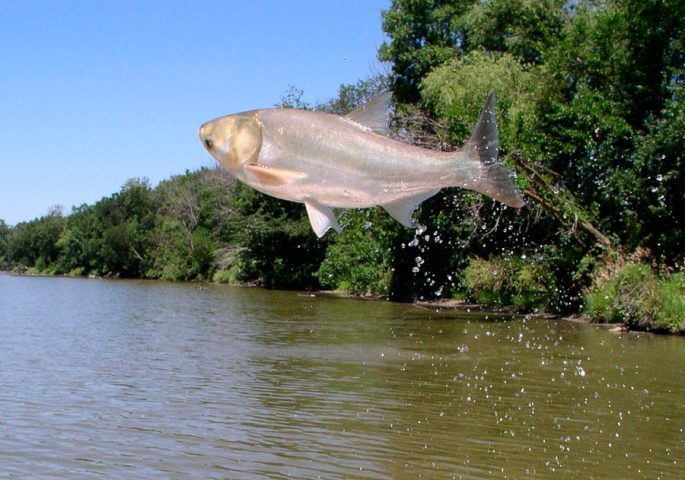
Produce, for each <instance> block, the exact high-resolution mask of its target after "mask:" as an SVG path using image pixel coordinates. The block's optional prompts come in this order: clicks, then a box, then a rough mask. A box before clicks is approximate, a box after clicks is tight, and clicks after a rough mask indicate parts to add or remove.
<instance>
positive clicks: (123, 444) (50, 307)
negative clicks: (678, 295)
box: [0, 275, 685, 479]
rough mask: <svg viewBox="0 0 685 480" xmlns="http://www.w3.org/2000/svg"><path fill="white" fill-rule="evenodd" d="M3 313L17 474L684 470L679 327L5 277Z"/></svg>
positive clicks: (665, 474) (2, 443)
mask: <svg viewBox="0 0 685 480" xmlns="http://www.w3.org/2000/svg"><path fill="white" fill-rule="evenodd" d="M0 319H1V323H0V429H2V432H3V435H2V436H0V464H1V465H2V466H3V473H4V474H6V475H8V476H10V477H11V476H16V477H27V476H31V477H32V478H41V477H42V478H59V477H62V478H92V477H94V476H97V475H100V476H104V477H108V478H110V477H126V478H128V477H144V478H187V477H196V478H248V479H249V478H255V479H256V478H288V477H292V478H316V477H320V478H379V479H380V478H384V479H387V478H393V479H395V478H399V479H401V478H419V477H423V478H527V477H549V476H551V475H553V474H562V475H563V476H564V477H567V478H588V477H590V476H594V477H595V478H602V477H613V478H616V477H622V478H677V477H678V475H679V473H680V472H681V465H680V459H682V458H685V452H684V449H685V437H684V434H683V428H684V425H685V407H684V406H683V402H682V398H681V396H682V392H683V391H684V389H683V387H684V384H685V375H684V373H685V371H684V370H685V362H684V361H683V360H685V349H683V339H682V338H666V337H650V336H644V335H643V336H640V337H639V338H636V337H635V336H628V335H623V336H615V335H613V334H609V333H607V332H606V331H604V330H601V329H595V328H593V327H590V326H585V325H577V324H569V323H563V322H555V321H534V320H524V319H515V320H506V319H502V318H495V317H487V318H486V317H483V316H482V315H464V314H455V313H453V312H434V311H431V310H425V309H416V308H412V307H411V306H406V305H397V304H390V303H388V302H358V301H354V300H347V299H330V298H314V297H310V296H301V295H298V294H297V293H287V292H285V293H284V292H268V291H263V290H254V289H237V288H224V287H208V288H203V289H198V288H195V287H193V286H188V285H175V284H164V283H155V282H124V281H86V280H73V279H53V278H23V277H9V276H2V275H0ZM664 365H667V366H668V368H664Z"/></svg>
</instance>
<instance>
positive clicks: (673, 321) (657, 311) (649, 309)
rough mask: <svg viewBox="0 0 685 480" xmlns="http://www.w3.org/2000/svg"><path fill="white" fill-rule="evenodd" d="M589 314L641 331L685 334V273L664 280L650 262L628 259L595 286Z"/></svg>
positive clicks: (588, 302) (587, 309) (587, 306)
mask: <svg viewBox="0 0 685 480" xmlns="http://www.w3.org/2000/svg"><path fill="white" fill-rule="evenodd" d="M585 313H586V315H588V316H589V317H590V318H592V319H594V320H596V321H599V322H609V323H625V324H626V325H627V326H628V327H630V328H635V329H638V330H652V331H665V332H671V333H685V274H683V272H680V273H676V274H672V275H668V276H667V277H666V278H665V279H660V278H659V277H658V276H657V275H656V274H655V273H654V271H653V270H652V269H651V267H650V266H649V265H645V264H643V263H637V262H634V261H631V262H628V263H626V264H624V265H621V266H619V267H618V268H617V269H616V270H615V271H613V272H611V273H610V274H609V275H605V276H602V277H600V278H598V280H597V281H596V282H595V284H594V285H592V287H591V288H590V289H589V291H588V294H587V296H586V304H585Z"/></svg>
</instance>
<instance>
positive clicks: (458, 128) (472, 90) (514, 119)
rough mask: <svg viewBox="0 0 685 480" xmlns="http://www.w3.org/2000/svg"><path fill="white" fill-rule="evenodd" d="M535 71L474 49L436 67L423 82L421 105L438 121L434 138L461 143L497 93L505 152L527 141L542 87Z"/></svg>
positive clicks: (511, 58) (513, 60)
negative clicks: (491, 94)
mask: <svg viewBox="0 0 685 480" xmlns="http://www.w3.org/2000/svg"><path fill="white" fill-rule="evenodd" d="M538 70H539V69H537V68H534V67H527V66H525V65H523V64H522V63H521V62H519V61H518V60H517V59H516V58H515V57H513V56H512V55H510V54H506V53H505V54H502V55H499V54H492V53H487V52H485V51H481V50H477V51H473V52H471V53H469V54H467V55H465V56H463V57H460V58H459V59H455V60H452V61H450V62H447V63H445V64H444V65H442V66H440V67H437V68H436V69H434V70H433V71H431V72H430V74H428V75H427V76H426V77H425V79H424V80H423V81H422V83H421V94H422V98H423V100H424V102H426V104H427V105H428V106H429V107H430V108H431V110H432V112H433V113H434V114H435V115H436V116H437V118H438V119H440V120H442V121H441V122H440V129H439V130H438V135H439V136H440V137H441V139H443V140H444V141H447V142H448V143H452V144H460V143H463V142H464V141H465V140H467V139H468V138H469V137H470V135H471V129H472V128H473V125H474V124H475V121H476V119H477V118H478V115H479V114H480V109H481V108H482V106H483V102H484V99H485V96H486V95H487V93H488V92H491V91H494V92H495V93H496V95H497V117H498V125H499V129H500V143H501V148H502V151H503V152H506V151H511V150H513V149H516V148H520V145H526V144H527V143H529V141H528V137H529V136H530V132H531V130H532V129H533V128H534V126H535V120H536V107H537V102H538V101H539V100H538V98H539V97H540V96H542V95H543V94H544V93H543V92H542V91H541V89H540V83H541V81H540V73H539V71H538Z"/></svg>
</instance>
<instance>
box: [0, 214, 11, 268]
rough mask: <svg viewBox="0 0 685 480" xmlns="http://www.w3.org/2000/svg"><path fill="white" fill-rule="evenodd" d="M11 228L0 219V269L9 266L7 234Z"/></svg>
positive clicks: (8, 234)
mask: <svg viewBox="0 0 685 480" xmlns="http://www.w3.org/2000/svg"><path fill="white" fill-rule="evenodd" d="M10 232H11V229H10V227H9V225H7V224H6V223H5V221H4V220H2V219H0V270H5V269H7V268H8V267H9V264H10V258H9V245H8V242H9V236H10Z"/></svg>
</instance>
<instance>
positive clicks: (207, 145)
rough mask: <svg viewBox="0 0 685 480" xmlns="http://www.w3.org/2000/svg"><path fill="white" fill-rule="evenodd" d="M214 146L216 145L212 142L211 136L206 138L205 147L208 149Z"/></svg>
mask: <svg viewBox="0 0 685 480" xmlns="http://www.w3.org/2000/svg"><path fill="white" fill-rule="evenodd" d="M213 146H214V142H212V140H211V139H209V138H205V147H207V148H208V149H211V148H212V147H213Z"/></svg>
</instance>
